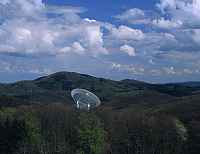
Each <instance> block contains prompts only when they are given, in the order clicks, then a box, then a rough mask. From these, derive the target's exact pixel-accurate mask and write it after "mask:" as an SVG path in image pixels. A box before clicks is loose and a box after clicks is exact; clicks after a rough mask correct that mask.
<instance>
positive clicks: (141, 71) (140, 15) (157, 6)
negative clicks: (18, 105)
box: [0, 0, 200, 83]
mask: <svg viewBox="0 0 200 154" xmlns="http://www.w3.org/2000/svg"><path fill="white" fill-rule="evenodd" d="M199 12H200V1H199V0H148V1H147V0H140V1H136V0H131V1H130V0H117V1H113V0H112V1H111V0H110V1H109V0H101V1H94V0H82V1H78V0H43V1H42V0H15V1H12V0H1V1H0V82H13V81H17V80H24V79H34V78H37V77H39V76H43V75H48V74H51V73H54V72H58V71H75V72H80V73H86V74H90V75H94V76H98V77H105V78H111V79H116V80H120V79H125V78H131V79H137V80H144V81H147V82H156V83H160V82H183V81H199V80H200V79H199V76H200V14H199Z"/></svg>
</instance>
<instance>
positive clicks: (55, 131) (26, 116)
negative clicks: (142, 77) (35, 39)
mask: <svg viewBox="0 0 200 154" xmlns="http://www.w3.org/2000/svg"><path fill="white" fill-rule="evenodd" d="M188 84H189V83H188ZM188 84H186V83H184V84H167V85H152V84H146V83H143V82H137V81H131V80H124V81H120V82H119V81H111V80H106V79H102V78H100V79H99V78H94V77H91V76H86V75H80V74H71V73H59V74H54V75H51V76H48V77H43V78H39V79H36V80H34V81H23V82H18V83H13V84H2V85H0V153H1V154H199V151H200V120H199V119H200V95H199V89H200V88H199V86H198V84H197V83H192V86H190V84H191V83H190V84H189V85H188ZM76 87H81V88H86V89H88V90H91V91H92V92H95V93H96V94H97V95H98V96H99V97H100V99H101V100H102V104H101V106H100V107H98V108H97V109H94V110H92V111H90V112H85V111H80V110H77V109H76V108H75V107H74V106H73V102H72V99H71V98H70V90H71V89H73V88H76ZM30 89H31V90H30Z"/></svg>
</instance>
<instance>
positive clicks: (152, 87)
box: [0, 72, 200, 106]
mask: <svg viewBox="0 0 200 154" xmlns="http://www.w3.org/2000/svg"><path fill="white" fill-rule="evenodd" d="M74 88H85V89H88V90H90V91H92V92H94V93H96V94H97V95H98V96H99V97H100V98H101V100H102V101H103V102H104V103H106V102H110V101H113V100H115V99H117V100H119V99H120V98H121V97H123V98H124V99H125V98H129V97H134V98H136V97H137V99H139V101H143V100H141V99H147V98H149V101H151V102H152V101H153V100H154V99H156V100H158V99H159V101H161V103H162V101H163V103H164V102H165V101H168V99H173V98H175V97H182V96H190V95H197V94H198V93H199V91H200V83H199V82H188V83H175V84H149V83H145V82H141V81H136V80H128V79H127V80H122V81H113V80H108V79H104V78H96V77H93V76H89V75H85V74H78V73H74V72H58V73H55V74H52V75H49V76H44V77H41V78H38V79H36V80H31V81H19V82H16V83H12V84H0V104H1V105H3V106H5V105H8V106H9V105H12V106H13V105H17V104H21V103H23V104H28V103H31V104H32V103H37V104H38V103H39V104H40V103H42V104H44V103H55V102H62V103H66V102H67V103H71V101H72V100H71V97H70V91H71V90H72V89H74ZM144 96H145V97H144ZM161 98H164V99H161Z"/></svg>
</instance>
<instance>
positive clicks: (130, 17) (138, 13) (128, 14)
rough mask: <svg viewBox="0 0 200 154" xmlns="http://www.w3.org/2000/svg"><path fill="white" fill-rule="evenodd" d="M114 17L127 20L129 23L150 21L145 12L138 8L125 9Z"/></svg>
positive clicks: (146, 22)
mask: <svg viewBox="0 0 200 154" xmlns="http://www.w3.org/2000/svg"><path fill="white" fill-rule="evenodd" d="M115 18H117V19H120V20H121V21H127V22H129V23H131V24H148V23H149V22H150V20H149V19H148V18H147V15H146V13H145V12H144V11H143V10H141V9H138V8H132V9H129V10H126V11H125V12H123V13H122V14H120V15H117V16H115Z"/></svg>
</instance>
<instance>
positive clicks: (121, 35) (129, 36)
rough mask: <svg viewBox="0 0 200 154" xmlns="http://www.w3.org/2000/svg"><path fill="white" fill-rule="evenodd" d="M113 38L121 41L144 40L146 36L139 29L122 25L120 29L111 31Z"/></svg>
mask: <svg viewBox="0 0 200 154" xmlns="http://www.w3.org/2000/svg"><path fill="white" fill-rule="evenodd" d="M111 36H112V37H114V38H116V39H121V40H142V39H144V37H145V34H144V33H143V32H142V31H141V30H139V29H133V28H130V27H128V26H124V25H121V26H119V28H112V29H111Z"/></svg>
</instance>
